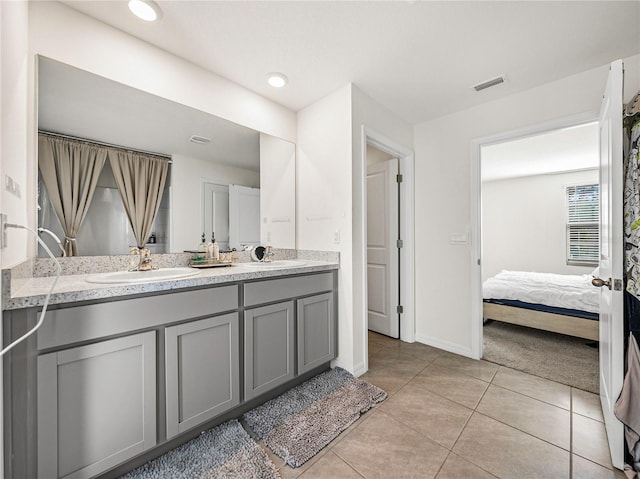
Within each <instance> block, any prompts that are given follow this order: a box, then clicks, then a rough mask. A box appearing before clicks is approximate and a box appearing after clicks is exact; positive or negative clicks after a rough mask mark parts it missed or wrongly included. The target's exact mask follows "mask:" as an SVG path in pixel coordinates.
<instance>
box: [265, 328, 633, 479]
mask: <svg viewBox="0 0 640 479" xmlns="http://www.w3.org/2000/svg"><path fill="white" fill-rule="evenodd" d="M369 368H370V369H369V372H368V373H367V374H366V375H364V376H363V378H364V379H366V380H368V381H369V382H371V383H373V384H376V385H377V386H379V387H381V388H383V389H384V390H385V391H387V393H389V398H388V399H387V400H386V401H384V402H383V403H382V404H381V405H379V406H378V407H376V408H374V409H373V410H371V411H369V412H368V413H366V414H365V415H364V416H363V417H362V418H361V419H360V420H359V421H358V422H356V423H355V424H354V425H352V426H351V427H350V428H349V429H347V430H346V431H345V432H343V433H342V434H341V435H340V436H339V437H338V438H336V439H335V440H334V441H333V442H332V443H331V444H330V445H329V446H328V447H326V448H325V449H324V450H323V451H321V452H320V453H319V454H318V455H317V456H315V457H314V458H313V459H312V460H310V461H309V462H307V463H306V464H304V465H303V466H302V467H300V468H297V469H292V468H290V467H289V466H287V465H285V464H284V462H283V461H282V459H280V458H278V457H276V456H274V455H273V454H270V457H271V458H272V460H273V461H274V463H275V464H276V466H277V467H278V468H279V471H280V474H281V475H282V477H283V478H285V479H287V478H300V479H314V478H315V479H320V478H345V479H350V478H354V479H361V478H363V477H364V478H367V479H369V478H404V477H407V478H409V477H415V478H424V479H430V478H431V479H433V478H437V479H460V478H464V479H476V478H477V479H485V478H486V479H490V478H493V479H495V478H501V479H507V478H514V479H516V478H517V479H534V478H540V479H564V478H566V479H596V478H597V479H600V478H602V479H605V478H606V479H609V478H611V479H621V478H624V475H623V474H622V473H620V472H619V471H615V470H613V469H612V467H611V463H610V460H609V450H608V447H607V439H606V433H605V429H604V424H603V423H602V412H601V410H600V405H599V400H598V397H597V396H596V395H594V394H591V393H587V392H584V391H581V390H579V389H574V388H571V387H568V386H564V385H562V384H558V383H554V382H552V381H548V380H546V379H541V378H538V377H535V376H531V375H528V374H524V373H521V372H518V371H515V370H513V369H509V368H504V367H501V366H498V365H495V364H493V363H489V362H486V361H473V360H471V359H467V358H464V357H461V356H457V355H455V354H451V353H447V352H444V351H441V350H438V349H435V348H431V347H429V346H425V345H422V344H418V343H414V344H408V343H401V342H399V341H395V340H392V339H389V338H387V337H385V336H381V335H378V334H375V333H370V334H369Z"/></svg>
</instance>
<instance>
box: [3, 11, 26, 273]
mask: <svg viewBox="0 0 640 479" xmlns="http://www.w3.org/2000/svg"><path fill="white" fill-rule="evenodd" d="M0 5H1V7H2V26H1V28H2V38H1V52H0V56H1V58H2V76H1V81H2V91H1V95H2V105H1V106H0V118H1V119H0V121H1V125H2V130H1V133H2V135H1V137H0V154H1V155H2V160H1V161H2V182H1V183H0V184H2V185H3V187H2V188H1V191H2V193H0V197H1V200H2V209H3V212H4V213H7V215H8V216H7V220H8V221H9V222H10V223H18V224H23V225H28V224H29V221H28V214H29V213H28V207H27V198H31V197H33V198H35V195H34V191H35V190H34V188H33V185H34V184H35V183H34V184H30V182H29V181H28V175H29V171H30V170H29V167H28V164H27V162H26V158H27V131H28V130H27V128H28V117H27V84H28V77H27V75H28V69H29V68H28V63H29V61H28V60H29V56H28V43H27V42H28V38H27V30H28V28H27V24H28V8H27V3H26V2H21V1H19V2H1V3H0ZM5 175H8V176H10V177H11V178H13V179H14V180H15V181H16V182H17V183H18V184H19V185H20V190H21V198H18V197H16V196H14V195H13V194H11V193H9V192H7V191H6V190H5V188H4V177H5ZM33 201H34V202H35V199H34V200H33ZM31 223H32V222H31ZM32 224H33V223H32ZM7 236H8V238H7V239H8V241H7V244H8V246H7V248H5V249H4V250H3V251H2V268H8V267H11V266H14V265H15V264H17V263H19V262H21V261H24V260H25V259H27V248H26V246H25V245H26V244H27V241H30V242H31V241H32V239H33V237H32V236H27V232H26V231H24V230H15V229H9V230H7Z"/></svg>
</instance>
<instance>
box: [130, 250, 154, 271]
mask: <svg viewBox="0 0 640 479" xmlns="http://www.w3.org/2000/svg"><path fill="white" fill-rule="evenodd" d="M131 254H137V255H139V258H138V266H136V267H135V268H133V269H132V270H131V271H151V270H152V269H157V268H154V266H153V260H152V259H151V251H149V250H148V249H147V248H138V247H137V246H134V247H132V248H131Z"/></svg>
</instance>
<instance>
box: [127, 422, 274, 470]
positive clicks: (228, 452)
mask: <svg viewBox="0 0 640 479" xmlns="http://www.w3.org/2000/svg"><path fill="white" fill-rule="evenodd" d="M230 477H233V478H240V479H244V478H246V479H253V478H256V479H272V478H279V477H280V474H279V473H278V471H277V470H276V466H275V464H273V462H271V460H270V459H269V458H268V456H267V453H266V452H265V451H264V450H263V449H261V448H260V446H258V445H257V444H256V443H255V442H254V441H253V440H252V439H251V437H249V434H247V432H246V431H245V430H244V429H243V428H242V426H241V425H240V423H239V422H238V421H236V420H235V419H234V420H232V421H228V422H225V423H224V424H221V425H219V426H218V427H215V428H213V429H209V430H208V431H205V432H203V433H202V434H200V436H198V437H197V438H195V439H193V440H191V441H189V442H188V443H186V444H183V445H182V446H180V447H178V448H176V449H173V450H172V451H169V452H168V453H166V454H165V455H163V456H160V457H158V458H157V459H154V460H153V461H150V462H148V463H146V464H144V465H143V466H141V467H139V468H138V469H135V470H133V471H131V472H129V473H127V474H125V475H124V476H122V477H121V478H120V479H166V478H171V479H217V478H220V479H222V478H230Z"/></svg>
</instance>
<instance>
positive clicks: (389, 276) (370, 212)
mask: <svg viewBox="0 0 640 479" xmlns="http://www.w3.org/2000/svg"><path fill="white" fill-rule="evenodd" d="M361 146H362V150H361V151H362V155H361V167H362V169H361V171H362V172H363V173H362V177H361V181H362V183H361V185H362V189H361V191H362V218H363V221H362V238H363V247H362V270H361V274H362V278H363V283H364V284H363V286H364V288H363V289H364V295H363V304H362V311H364V322H365V324H364V328H363V331H362V344H363V351H364V364H363V370H362V372H366V371H367V370H368V356H369V348H368V341H369V334H370V333H369V329H370V327H371V326H372V327H373V328H376V327H377V326H376V325H375V324H374V323H375V321H376V320H375V319H374V320H373V321H371V323H372V324H371V325H370V324H369V323H370V316H369V312H370V310H372V311H373V316H376V312H380V311H386V312H388V316H387V320H386V323H387V325H388V326H389V329H388V330H386V331H385V332H382V334H385V335H388V336H390V337H394V338H397V339H398V340H401V341H406V342H414V341H415V317H414V281H413V276H414V271H413V268H414V244H413V226H414V221H413V207H414V205H413V178H414V175H413V171H414V163H413V161H414V156H413V152H412V151H411V150H409V149H408V148H406V147H404V146H402V145H399V144H397V143H395V142H393V141H391V140H389V139H388V138H386V137H384V136H383V135H380V134H379V133H377V132H375V131H373V130H371V129H369V128H367V127H364V126H363V128H362V145H361ZM368 166H370V168H368ZM368 169H369V172H370V173H371V175H369V174H368ZM398 181H399V183H397V182H398ZM398 185H400V186H399V188H398ZM369 187H371V188H373V189H372V190H370V189H369ZM368 190H369V191H371V193H368ZM382 191H385V192H386V193H387V194H385V195H384V198H382V196H383V195H382V194H381V192H382ZM370 195H375V197H376V198H375V200H374V201H372V202H371V206H372V207H371V208H368V205H369V203H370V202H369V200H370V198H369V196H370ZM382 210H384V211H385V213H382ZM394 212H395V216H394V214H393V213H394ZM381 218H384V219H385V220H384V221H382V222H381V221H380V220H381ZM370 223H371V224H370ZM372 227H373V229H372ZM370 235H377V236H376V237H375V238H371V239H373V243H372V245H373V246H374V248H373V249H371V248H368V245H369V239H368V237H369V236H370ZM383 244H384V246H385V247H384V248H378V246H381V245H383ZM374 250H375V251H374ZM382 251H384V253H383V252H382ZM369 253H371V255H378V256H380V255H382V256H386V259H385V262H382V261H378V259H379V258H375V261H374V263H375V264H372V266H371V267H370V265H369V256H370V254H369ZM383 263H384V264H383ZM392 263H393V264H392ZM394 265H395V266H394ZM370 272H371V275H370V274H369V273H370ZM387 280H389V281H387ZM383 285H388V286H383ZM373 290H375V292H374V291H373ZM383 290H384V291H385V293H384V294H383V293H382V291H383ZM386 291H388V294H387V293H386ZM373 316H372V317H373ZM372 334H377V333H372Z"/></svg>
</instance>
